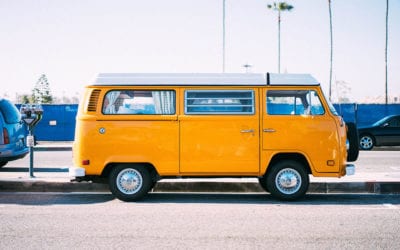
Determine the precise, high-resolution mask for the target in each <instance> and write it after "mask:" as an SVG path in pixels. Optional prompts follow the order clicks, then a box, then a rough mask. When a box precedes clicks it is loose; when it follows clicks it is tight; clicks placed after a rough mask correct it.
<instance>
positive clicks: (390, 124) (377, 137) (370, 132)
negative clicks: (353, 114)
mask: <svg viewBox="0 0 400 250" xmlns="http://www.w3.org/2000/svg"><path fill="white" fill-rule="evenodd" d="M358 134H359V138H360V149H363V150H370V149H372V148H373V147H375V146H400V115H390V116H386V117H384V118H383V119H381V120H379V121H377V122H375V123H374V124H372V125H371V126H368V127H360V128H358Z"/></svg>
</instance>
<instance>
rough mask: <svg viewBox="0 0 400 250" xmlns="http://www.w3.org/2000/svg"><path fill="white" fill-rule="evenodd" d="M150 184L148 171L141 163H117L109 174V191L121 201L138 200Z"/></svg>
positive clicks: (147, 190)
mask: <svg viewBox="0 0 400 250" xmlns="http://www.w3.org/2000/svg"><path fill="white" fill-rule="evenodd" d="M152 184H153V181H152V179H151V176H150V173H149V171H148V170H147V169H146V168H145V167H144V166H141V165H118V166H116V167H115V168H114V169H113V170H112V171H111V173H110V176H109V187H110V191H111V193H113V194H114V196H115V197H117V198H118V199H120V200H122V201H137V200H140V199H141V198H143V197H144V196H145V195H146V194H147V193H148V192H149V190H150V188H151V186H152Z"/></svg>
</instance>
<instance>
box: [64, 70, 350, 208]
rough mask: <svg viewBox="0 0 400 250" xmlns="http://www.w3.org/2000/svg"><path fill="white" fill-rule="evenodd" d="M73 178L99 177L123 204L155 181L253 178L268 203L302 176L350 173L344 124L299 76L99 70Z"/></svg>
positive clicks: (86, 104) (299, 184) (87, 96)
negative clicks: (189, 178) (123, 72)
mask: <svg viewBox="0 0 400 250" xmlns="http://www.w3.org/2000/svg"><path fill="white" fill-rule="evenodd" d="M73 156H74V167H72V168H70V175H71V176H73V177H75V178H76V180H78V181H80V180H92V181H102V180H108V183H109V187H110V190H111V192H112V193H113V194H114V195H115V196H116V197H117V198H119V199H121V200H124V201H134V200H138V199H140V198H142V197H143V196H144V195H146V194H147V193H148V192H149V191H150V190H151V189H152V187H153V186H154V185H155V184H156V183H157V181H159V180H161V179H163V178H174V177H176V178H183V177H255V178H258V180H259V182H260V185H261V186H262V187H263V188H264V189H265V190H266V191H268V192H270V193H271V194H272V195H273V196H274V197H276V198H278V199H282V200H293V199H297V198H299V197H301V196H302V195H304V194H305V193H306V191H307V189H308V185H309V174H312V175H313V176H320V177H341V176H344V175H346V174H347V175H351V174H354V171H355V167H354V165H353V164H348V163H347V162H351V161H355V160H356V159H357V157H358V139H357V132H356V129H355V126H354V124H347V126H345V123H344V121H343V119H342V118H341V117H340V116H339V115H338V113H337V112H336V111H335V109H334V107H333V106H332V104H330V103H329V101H328V100H327V99H326V98H325V97H324V95H323V93H322V91H321V87H320V84H319V83H318V82H317V81H316V80H315V79H314V78H313V77H312V76H310V75H305V74H304V75H303V74H269V73H267V74H130V73H125V74H99V75H98V77H97V78H96V79H95V81H94V82H93V83H92V84H91V85H89V86H87V87H86V89H85V93H84V96H83V98H82V100H81V103H80V105H79V110H78V115H77V122H76V131H75V141H74V146H73Z"/></svg>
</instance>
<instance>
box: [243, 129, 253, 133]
mask: <svg viewBox="0 0 400 250" xmlns="http://www.w3.org/2000/svg"><path fill="white" fill-rule="evenodd" d="M240 133H254V129H242V130H240Z"/></svg>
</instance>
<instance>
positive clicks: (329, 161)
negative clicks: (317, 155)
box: [326, 160, 335, 166]
mask: <svg viewBox="0 0 400 250" xmlns="http://www.w3.org/2000/svg"><path fill="white" fill-rule="evenodd" d="M326 165H328V166H335V161H334V160H327V161H326Z"/></svg>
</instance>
